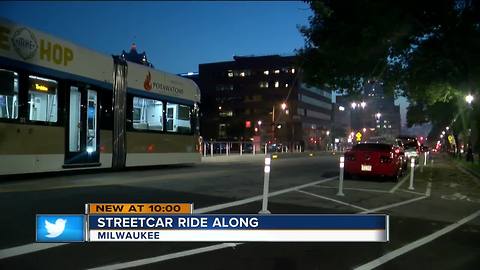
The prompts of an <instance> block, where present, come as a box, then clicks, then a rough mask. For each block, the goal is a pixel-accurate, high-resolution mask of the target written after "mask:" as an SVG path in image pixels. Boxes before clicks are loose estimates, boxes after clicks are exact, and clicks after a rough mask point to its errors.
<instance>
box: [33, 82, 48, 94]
mask: <svg viewBox="0 0 480 270" xmlns="http://www.w3.org/2000/svg"><path fill="white" fill-rule="evenodd" d="M35 90H38V91H42V92H48V87H46V86H45V85H42V84H38V83H36V84H35Z"/></svg>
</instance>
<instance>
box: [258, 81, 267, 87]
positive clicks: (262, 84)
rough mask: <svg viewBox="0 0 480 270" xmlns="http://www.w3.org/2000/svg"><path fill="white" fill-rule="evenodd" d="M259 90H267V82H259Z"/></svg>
mask: <svg viewBox="0 0 480 270" xmlns="http://www.w3.org/2000/svg"><path fill="white" fill-rule="evenodd" d="M260 88H268V82H260Z"/></svg>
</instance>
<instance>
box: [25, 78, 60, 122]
mask: <svg viewBox="0 0 480 270" xmlns="http://www.w3.org/2000/svg"><path fill="white" fill-rule="evenodd" d="M29 82H30V88H29V91H28V104H29V106H28V110H29V111H28V115H29V116H28V119H29V120H31V121H44V122H57V86H58V82H57V81H54V80H51V79H47V78H41V77H37V76H29Z"/></svg>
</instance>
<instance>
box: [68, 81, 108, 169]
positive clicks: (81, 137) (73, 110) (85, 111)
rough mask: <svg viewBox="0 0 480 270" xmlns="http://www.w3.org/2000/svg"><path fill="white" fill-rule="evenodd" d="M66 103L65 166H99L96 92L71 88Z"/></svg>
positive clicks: (75, 87)
mask: <svg viewBox="0 0 480 270" xmlns="http://www.w3.org/2000/svg"><path fill="white" fill-rule="evenodd" d="M67 101H68V121H67V132H66V135H67V145H66V146H67V147H66V153H65V165H66V166H67V167H68V166H99V165H100V164H99V160H100V151H99V134H100V133H99V128H98V95H97V91H95V90H91V89H86V88H81V87H77V86H71V87H70V92H69V97H68V98H67Z"/></svg>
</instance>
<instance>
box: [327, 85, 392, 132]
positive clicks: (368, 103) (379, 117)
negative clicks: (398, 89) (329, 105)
mask: <svg viewBox="0 0 480 270" xmlns="http://www.w3.org/2000/svg"><path fill="white" fill-rule="evenodd" d="M336 100H337V104H339V105H342V106H344V107H348V109H349V111H350V118H351V121H350V126H351V132H354V133H355V134H357V133H358V132H360V133H361V134H362V136H361V138H362V140H366V139H368V138H371V137H387V138H394V137H396V136H398V135H400V133H401V120H400V107H399V106H397V105H395V100H394V97H393V96H389V95H386V94H385V93H384V91H383V85H382V83H381V82H371V83H367V84H366V85H365V87H364V90H363V93H362V95H361V96H360V97H358V98H352V97H349V96H340V97H336ZM355 139H356V138H355Z"/></svg>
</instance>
